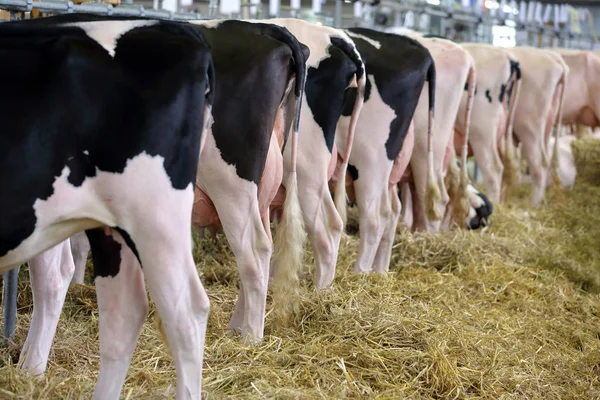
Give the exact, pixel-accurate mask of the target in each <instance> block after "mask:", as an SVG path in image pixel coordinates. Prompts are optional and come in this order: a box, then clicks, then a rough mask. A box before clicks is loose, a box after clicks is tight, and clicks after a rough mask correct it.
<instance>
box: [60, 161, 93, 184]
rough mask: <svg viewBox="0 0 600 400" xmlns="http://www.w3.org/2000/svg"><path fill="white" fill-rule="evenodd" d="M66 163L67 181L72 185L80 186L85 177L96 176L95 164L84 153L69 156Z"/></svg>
mask: <svg viewBox="0 0 600 400" xmlns="http://www.w3.org/2000/svg"><path fill="white" fill-rule="evenodd" d="M66 165H67V167H68V168H69V171H70V173H69V177H68V180H69V183H70V184H72V185H74V186H81V185H82V184H83V181H84V180H85V178H93V177H94V176H96V166H95V165H94V163H93V162H92V160H90V157H89V156H88V154H86V153H80V154H78V155H75V156H71V157H69V158H68V159H67V164H66Z"/></svg>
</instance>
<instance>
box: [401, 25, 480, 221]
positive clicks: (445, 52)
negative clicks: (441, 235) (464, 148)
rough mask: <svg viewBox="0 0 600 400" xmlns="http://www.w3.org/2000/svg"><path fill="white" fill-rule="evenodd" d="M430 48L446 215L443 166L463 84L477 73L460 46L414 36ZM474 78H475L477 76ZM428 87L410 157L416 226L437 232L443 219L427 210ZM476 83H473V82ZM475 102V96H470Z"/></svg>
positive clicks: (437, 164) (436, 150)
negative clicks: (433, 217) (432, 218)
mask: <svg viewBox="0 0 600 400" xmlns="http://www.w3.org/2000/svg"><path fill="white" fill-rule="evenodd" d="M414 38H415V39H416V40H418V41H420V42H421V43H422V44H423V45H424V46H425V47H427V49H428V50H429V51H430V53H431V55H432V57H433V59H434V61H435V67H436V75H437V79H436V88H435V92H436V104H435V113H434V116H435V118H434V121H433V123H434V127H433V135H434V138H433V154H434V172H435V179H436V181H437V184H438V186H439V188H440V192H441V200H440V202H439V204H438V205H437V209H438V213H439V214H440V215H444V213H445V210H446V206H447V205H448V201H449V197H448V192H447V190H446V186H445V184H444V174H443V169H442V163H443V159H444V156H445V153H446V150H447V146H448V143H449V142H450V140H451V139H452V135H453V126H454V122H455V120H456V116H457V113H458V109H459V105H460V102H461V98H462V94H463V90H464V85H465V82H466V81H467V78H468V75H469V73H470V71H472V72H471V73H473V75H475V74H474V68H473V66H474V62H473V59H472V57H471V56H470V55H469V53H467V52H466V51H465V50H463V49H462V48H461V47H460V46H459V45H457V44H455V43H453V42H451V41H448V40H444V39H425V38H422V37H419V35H415V36H414ZM472 79H476V78H475V76H473V77H472ZM427 86H428V83H425V87H424V88H423V93H422V94H421V97H420V99H419V104H418V106H417V109H416V111H415V116H414V117H413V119H414V122H415V147H414V151H413V154H412V158H411V163H410V164H411V170H412V176H413V182H414V186H415V191H413V195H414V197H413V202H412V203H413V204H412V205H413V210H414V215H413V224H412V226H413V229H415V230H427V231H438V230H439V229H440V226H441V222H442V221H429V220H428V218H427V215H426V213H425V190H426V182H427V165H426V157H427V120H428V115H427V114H428V111H427V94H426V93H427V92H426V91H427ZM472 86H473V85H472ZM471 101H472V98H471Z"/></svg>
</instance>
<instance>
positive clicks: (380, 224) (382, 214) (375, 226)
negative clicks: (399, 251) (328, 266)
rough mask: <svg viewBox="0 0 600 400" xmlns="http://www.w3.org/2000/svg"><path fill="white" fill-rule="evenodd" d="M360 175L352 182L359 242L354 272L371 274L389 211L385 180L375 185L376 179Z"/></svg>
mask: <svg viewBox="0 0 600 400" xmlns="http://www.w3.org/2000/svg"><path fill="white" fill-rule="evenodd" d="M365 178H366V179H363V176H362V175H361V176H360V177H359V179H357V180H356V181H354V188H355V191H356V204H357V206H358V212H359V220H358V221H359V234H360V242H359V248H358V257H357V259H356V264H355V265H354V272H355V273H360V272H371V270H372V268H373V263H374V262H375V255H376V253H377V248H378V247H379V243H380V241H381V237H382V235H383V231H384V228H385V224H386V222H387V219H388V217H389V214H390V212H391V210H390V209H389V208H390V207H389V199H388V198H387V191H388V190H387V186H388V185H387V179H385V180H383V181H381V180H379V182H381V184H380V185H377V184H376V183H375V182H377V180H376V179H369V178H368V177H366V176H365Z"/></svg>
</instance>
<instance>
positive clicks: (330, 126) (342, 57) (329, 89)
mask: <svg viewBox="0 0 600 400" xmlns="http://www.w3.org/2000/svg"><path fill="white" fill-rule="evenodd" d="M334 39H335V40H334ZM330 40H331V43H332V44H331V45H329V46H328V47H327V53H328V54H329V57H327V58H325V59H323V60H321V61H320V62H319V65H318V66H317V67H316V68H315V67H308V71H307V76H306V86H305V89H304V90H305V92H306V102H307V103H308V107H309V108H310V111H311V112H312V114H313V118H314V119H315V122H316V123H317V124H318V125H319V127H321V130H322V131H323V135H324V136H325V143H326V145H327V149H329V151H330V152H331V151H332V149H333V143H334V141H335V132H336V125H337V122H338V120H339V119H340V115H341V113H342V107H343V102H344V91H345V89H346V87H347V86H348V83H349V82H350V80H351V79H352V77H353V76H354V75H355V74H356V75H358V73H359V71H358V70H357V64H356V62H355V61H354V60H353V59H351V58H350V57H348V54H347V53H348V49H346V51H344V50H342V49H341V48H340V46H339V45H340V43H339V42H340V41H342V42H344V44H347V43H346V42H345V41H343V40H341V39H340V38H335V37H333V38H330ZM350 50H351V48H350ZM354 58H356V59H358V62H359V63H358V65H359V66H360V69H361V71H360V72H361V74H362V73H363V71H362V63H361V61H360V59H359V58H358V56H356V55H355V56H354ZM353 89H354V90H355V92H354V93H356V88H353ZM350 112H352V110H351V111H350Z"/></svg>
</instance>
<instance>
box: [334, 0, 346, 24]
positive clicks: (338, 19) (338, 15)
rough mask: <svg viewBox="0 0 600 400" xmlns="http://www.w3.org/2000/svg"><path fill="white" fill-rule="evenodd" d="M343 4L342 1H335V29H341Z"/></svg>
mask: <svg viewBox="0 0 600 400" xmlns="http://www.w3.org/2000/svg"><path fill="white" fill-rule="evenodd" d="M343 4H344V3H343V2H342V0H335V17H334V18H335V19H334V22H333V24H334V26H335V27H336V28H342V6H343Z"/></svg>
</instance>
